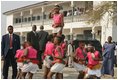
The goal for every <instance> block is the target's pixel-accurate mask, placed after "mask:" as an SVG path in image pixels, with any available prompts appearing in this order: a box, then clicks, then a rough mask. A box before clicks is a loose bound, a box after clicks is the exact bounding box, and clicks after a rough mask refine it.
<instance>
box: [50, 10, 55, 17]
mask: <svg viewBox="0 0 118 80" xmlns="http://www.w3.org/2000/svg"><path fill="white" fill-rule="evenodd" d="M53 12H54V10H52V11H51V12H50V14H49V18H53Z"/></svg>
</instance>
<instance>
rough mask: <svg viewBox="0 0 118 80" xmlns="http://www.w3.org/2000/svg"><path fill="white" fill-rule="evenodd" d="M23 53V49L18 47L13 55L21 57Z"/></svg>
mask: <svg viewBox="0 0 118 80" xmlns="http://www.w3.org/2000/svg"><path fill="white" fill-rule="evenodd" d="M23 53H24V49H19V50H17V51H16V55H15V57H16V58H21V57H22V56H23Z"/></svg>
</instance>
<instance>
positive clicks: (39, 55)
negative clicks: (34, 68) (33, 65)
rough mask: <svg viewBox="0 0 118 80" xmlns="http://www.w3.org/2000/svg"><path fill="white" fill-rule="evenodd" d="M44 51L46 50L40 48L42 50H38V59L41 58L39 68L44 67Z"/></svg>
mask: <svg viewBox="0 0 118 80" xmlns="http://www.w3.org/2000/svg"><path fill="white" fill-rule="evenodd" d="M43 52H44V51H41V50H40V51H39V52H38V55H37V56H38V57H37V59H38V60H39V64H38V66H39V69H42V64H43V62H42V55H43Z"/></svg>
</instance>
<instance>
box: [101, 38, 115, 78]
mask: <svg viewBox="0 0 118 80" xmlns="http://www.w3.org/2000/svg"><path fill="white" fill-rule="evenodd" d="M111 41H112V37H111V36H109V37H108V42H107V43H105V44H104V45H103V67H102V74H103V75H104V74H108V75H111V76H112V78H114V50H115V44H114V43H112V42H111Z"/></svg>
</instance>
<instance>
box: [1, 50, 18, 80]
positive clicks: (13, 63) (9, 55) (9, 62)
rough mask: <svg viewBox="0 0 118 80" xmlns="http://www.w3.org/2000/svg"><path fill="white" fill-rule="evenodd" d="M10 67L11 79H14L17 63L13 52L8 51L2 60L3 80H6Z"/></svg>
mask: <svg viewBox="0 0 118 80" xmlns="http://www.w3.org/2000/svg"><path fill="white" fill-rule="evenodd" d="M10 65H11V66H12V70H13V71H12V79H15V78H16V76H17V63H16V59H15V55H14V54H13V50H12V49H9V51H8V53H7V55H6V57H5V58H4V64H3V78H4V79H7V78H8V70H9V66H10Z"/></svg>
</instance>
